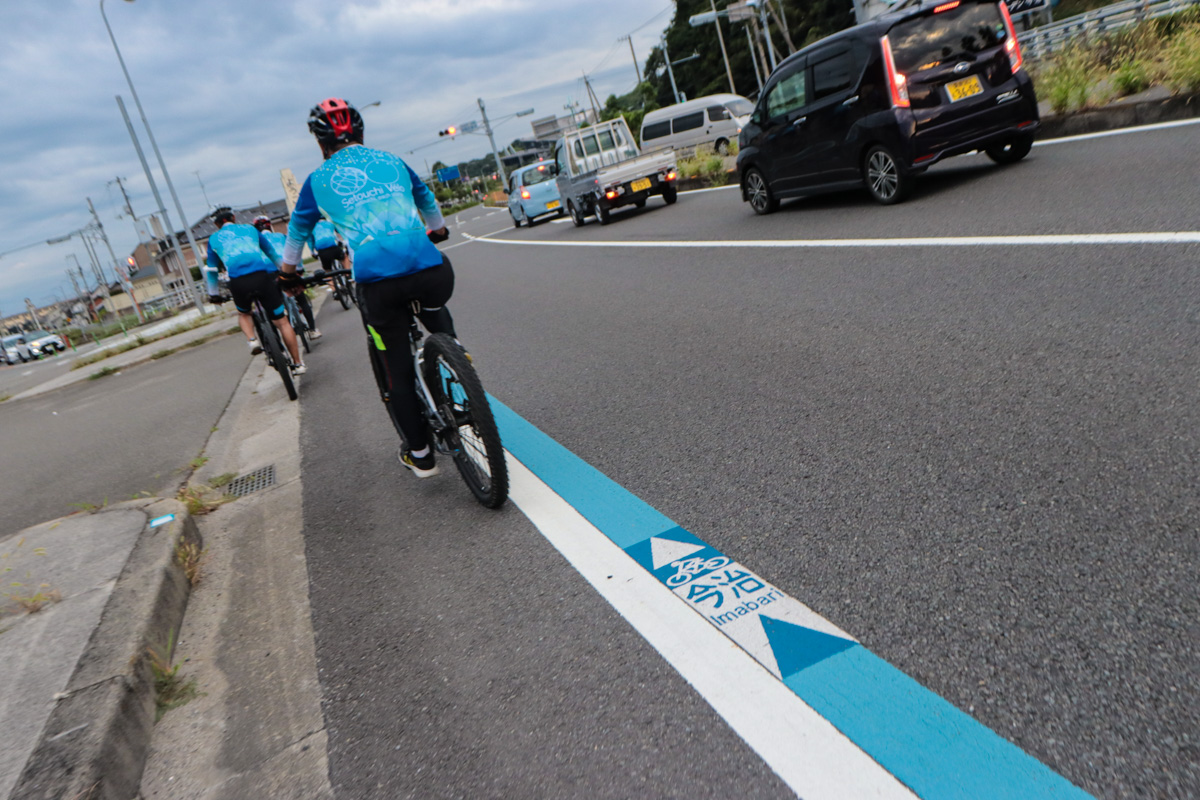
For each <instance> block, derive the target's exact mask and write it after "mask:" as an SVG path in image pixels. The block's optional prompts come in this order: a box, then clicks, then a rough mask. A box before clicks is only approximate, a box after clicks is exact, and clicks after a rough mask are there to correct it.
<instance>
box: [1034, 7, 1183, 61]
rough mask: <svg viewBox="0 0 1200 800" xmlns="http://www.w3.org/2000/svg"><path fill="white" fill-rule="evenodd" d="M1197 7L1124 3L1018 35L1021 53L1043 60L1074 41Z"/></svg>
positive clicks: (1077, 15)
mask: <svg viewBox="0 0 1200 800" xmlns="http://www.w3.org/2000/svg"><path fill="white" fill-rule="evenodd" d="M1197 5H1200V0H1125V2H1122V3H1114V4H1112V5H1111V6H1105V7H1104V8H1097V9H1094V10H1092V11H1087V12H1084V13H1083V14H1076V15H1075V16H1073V17H1067V18H1066V19H1064V20H1061V21H1059V22H1053V23H1050V24H1049V25H1042V26H1040V27H1037V28H1033V29H1032V30H1028V31H1021V32H1020V33H1018V34H1017V41H1018V42H1019V43H1020V44H1021V53H1022V54H1023V55H1024V56H1025V57H1026V58H1028V59H1030V60H1036V59H1039V58H1044V57H1046V56H1048V55H1050V54H1051V53H1053V52H1054V51H1055V50H1060V49H1062V48H1063V47H1064V46H1065V45H1067V44H1069V43H1071V42H1072V41H1074V40H1075V39H1078V38H1080V37H1086V36H1103V35H1104V34H1106V33H1111V32H1113V31H1116V30H1120V29H1121V28H1126V27H1129V26H1130V25H1136V24H1137V23H1139V22H1144V21H1145V20H1148V19H1155V18H1157V17H1165V16H1167V15H1168V14H1175V13H1178V12H1180V11H1185V10H1187V9H1189V8H1193V7H1195V6H1197Z"/></svg>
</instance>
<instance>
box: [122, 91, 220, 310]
mask: <svg viewBox="0 0 1200 800" xmlns="http://www.w3.org/2000/svg"><path fill="white" fill-rule="evenodd" d="M136 99H137V96H136V95H135V96H134V100H136ZM117 106H118V107H119V108H120V109H121V116H122V117H124V119H125V127H126V128H128V129H129V138H130V139H132V140H133V149H134V150H136V151H137V154H138V158H139V159H140V160H141V162H142V170H143V171H144V172H145V173H146V180H147V181H148V182H149V183H150V191H151V192H153V193H154V201H155V202H156V203H158V213H160V214H162V220H163V223H164V224H165V225H166V226H167V228H168V229H170V228H171V227H173V226H172V225H171V219H170V217H168V216H167V207H166V206H165V205H163V200H162V195H160V194H159V193H158V184H157V183H155V182H154V174H153V173H151V172H150V165H149V164H148V163H146V154H145V153H143V152H142V145H141V142H139V141H138V138H137V134H136V133H134V130H133V123H132V122H131V121H130V120H129V112H127V111H126V110H125V101H124V100H122V99H121V96H120V95H117ZM142 121H143V122H144V121H145V116H144V115H143V117H142ZM151 141H153V139H151ZM183 225H184V230H185V231H186V232H187V235H188V238H189V239H190V238H191V231H190V229H188V226H187V222H186V221H185V222H184V223H183ZM165 238H166V239H167V241H168V242H170V243H171V249H172V250H173V251H174V253H175V256H176V258H178V259H179V270H180V272H181V273H182V277H183V279H184V281H185V285H186V286H188V287H191V285H192V276H191V274H190V273H189V272H188V269H187V261H185V260H184V258H183V250H182V248H180V246H179V241H178V238H177V237H176V236H174V235H169V236H166V237H165ZM192 247H193V248H195V247H196V245H195V244H193V245H192ZM192 252H193V254H195V256H196V263H199V262H200V251H199V250H197V249H193V250H192ZM190 294H191V295H192V299H193V300H194V301H195V303H196V308H197V309H198V310H199V311H200V313H201V314H203V313H204V303H203V301H201V300H200V295H198V294H196V292H195V291H194V290H193V291H191V292H190Z"/></svg>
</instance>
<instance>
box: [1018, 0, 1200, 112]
mask: <svg viewBox="0 0 1200 800" xmlns="http://www.w3.org/2000/svg"><path fill="white" fill-rule="evenodd" d="M1029 70H1030V74H1031V75H1032V76H1033V79H1034V86H1035V87H1036V89H1037V91H1038V95H1039V97H1041V98H1043V99H1045V100H1047V101H1049V103H1050V107H1051V109H1052V110H1053V111H1054V113H1056V114H1065V113H1068V112H1071V111H1080V110H1083V109H1087V108H1093V107H1097V106H1102V105H1106V104H1108V103H1110V102H1112V101H1113V100H1115V99H1117V98H1119V97H1127V96H1129V95H1131V94H1137V93H1138V92H1142V91H1145V90H1146V89H1149V88H1150V87H1152V86H1165V87H1167V88H1169V89H1170V90H1171V91H1172V92H1175V93H1191V92H1198V91H1200V9H1196V8H1192V9H1189V10H1187V11H1181V12H1179V13H1177V14H1171V15H1169V16H1166V17H1160V18H1158V19H1153V20H1147V21H1145V22H1142V23H1139V24H1138V25H1134V26H1132V27H1130V28H1126V29H1124V30H1120V31H1116V32H1113V33H1110V34H1107V35H1105V36H1098V37H1088V38H1083V39H1080V40H1078V41H1077V42H1075V43H1073V44H1071V45H1070V46H1068V47H1066V48H1064V49H1063V50H1061V51H1060V52H1058V53H1056V54H1055V55H1053V56H1050V57H1049V58H1046V59H1042V60H1041V61H1038V62H1034V63H1032V64H1030V67H1029Z"/></svg>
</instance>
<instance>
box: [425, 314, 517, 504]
mask: <svg viewBox="0 0 1200 800" xmlns="http://www.w3.org/2000/svg"><path fill="white" fill-rule="evenodd" d="M424 370H425V376H424V377H425V382H426V383H427V384H428V385H429V391H430V393H431V394H432V395H433V399H434V402H435V403H436V404H437V406H438V409H439V411H441V410H443V409H445V408H446V407H450V408H452V409H453V413H454V415H455V418H456V421H457V422H458V429H457V431H456V432H454V433H453V434H452V438H456V439H459V442H458V447H457V448H455V452H454V465H455V466H456V467H458V472H459V474H460V475H461V476H462V479H463V481H464V482H465V483H466V484H467V487H468V488H470V490H471V493H472V494H474V495H475V499H476V500H478V501H479V502H480V503H482V504H483V505H484V506H486V507H487V508H499V507H500V506H502V505H504V501H505V500H506V499H508V466H507V464H505V461H504V448H503V446H502V445H501V443H500V431H499V430H497V428H496V421H495V418H493V416H492V407H491V405H489V404H488V399H487V394H486V393H485V392H484V391H483V384H482V383H481V382H480V380H479V376H478V375H477V374H476V373H475V368H474V367H472V366H471V362H470V361H468V360H467V356H466V353H464V352H463V349H462V348H461V347H460V346H459V345H458V343H457V342H455V341H454V339H452V338H451V337H449V336H447V335H446V334H444V333H435V334H433V335H431V336H430V337H429V339H428V340H427V341H426V343H425V365H424ZM447 373H449V374H447ZM452 384H457V385H458V387H459V388H460V389H461V392H458V391H455V389H454V388H453V386H452ZM443 413H444V412H443ZM466 429H469V430H470V434H469V435H466V436H465V438H464V435H465V430H466ZM448 443H449V442H448ZM481 448H482V452H479V451H480V449H481ZM472 451H473V452H475V454H476V455H477V456H482V457H483V458H482V460H483V461H484V462H485V463H486V465H487V472H488V474H486V475H485V474H483V472H482V470H481V469H480V466H479V464H478V463H477V461H476V459H475V458H472V457H471V452H472Z"/></svg>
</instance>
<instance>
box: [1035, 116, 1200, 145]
mask: <svg viewBox="0 0 1200 800" xmlns="http://www.w3.org/2000/svg"><path fill="white" fill-rule="evenodd" d="M1184 125H1200V119H1181V120H1176V121H1174V122H1156V123H1154V124H1153V125H1137V126H1135V127H1132V128H1117V129H1116V130H1111V131H1099V132H1097V133H1081V134H1079V135H1078V136H1063V137H1062V138H1060V139H1043V140H1041V141H1037V142H1034V143H1033V146H1034V147H1041V146H1044V145H1049V144H1068V143H1070V142H1082V141H1086V140H1087V139H1102V138H1104V137H1106V136H1124V135H1125V134H1127V133H1146V132H1147V131H1161V130H1166V129H1168V128H1179V127H1182V126H1184Z"/></svg>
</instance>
